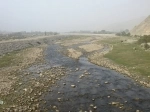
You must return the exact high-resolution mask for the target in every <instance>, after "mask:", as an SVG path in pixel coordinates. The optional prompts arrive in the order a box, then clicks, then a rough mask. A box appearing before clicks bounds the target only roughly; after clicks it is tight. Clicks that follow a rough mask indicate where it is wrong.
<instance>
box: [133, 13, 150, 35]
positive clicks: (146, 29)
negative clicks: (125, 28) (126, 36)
mask: <svg viewBox="0 0 150 112" xmlns="http://www.w3.org/2000/svg"><path fill="white" fill-rule="evenodd" d="M131 34H132V35H150V15H149V16H148V17H147V18H146V19H145V20H144V21H143V22H142V23H140V24H139V25H138V26H135V27H134V28H133V29H132V30H131Z"/></svg>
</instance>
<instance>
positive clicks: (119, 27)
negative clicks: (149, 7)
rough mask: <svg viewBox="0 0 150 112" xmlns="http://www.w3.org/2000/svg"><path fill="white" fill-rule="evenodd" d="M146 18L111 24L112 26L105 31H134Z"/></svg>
mask: <svg viewBox="0 0 150 112" xmlns="http://www.w3.org/2000/svg"><path fill="white" fill-rule="evenodd" d="M145 18H146V16H142V17H139V18H135V19H132V20H127V21H124V22H119V23H114V24H111V25H108V26H107V27H105V29H106V30H109V31H113V32H120V31H124V30H126V29H128V30H132V29H133V27H134V26H136V25H138V24H139V23H141V22H142V21H143V20H144V19H145Z"/></svg>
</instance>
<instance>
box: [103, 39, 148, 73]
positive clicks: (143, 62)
mask: <svg viewBox="0 0 150 112" xmlns="http://www.w3.org/2000/svg"><path fill="white" fill-rule="evenodd" d="M103 42H104V43H107V44H112V45H113V50H112V51H110V52H109V53H108V54H106V55H105V57H106V58H109V59H111V60H112V61H113V62H114V63H116V64H119V65H123V66H126V67H127V68H128V69H129V70H130V71H131V72H134V73H138V74H140V75H144V76H149V75H150V69H149V67H150V52H149V51H145V50H143V49H142V48H141V47H140V46H139V45H138V44H136V43H132V44H129V43H121V42H120V40H119V39H114V40H104V41H103ZM135 49H136V50H135Z"/></svg>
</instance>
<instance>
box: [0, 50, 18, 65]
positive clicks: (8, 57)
mask: <svg viewBox="0 0 150 112" xmlns="http://www.w3.org/2000/svg"><path fill="white" fill-rule="evenodd" d="M17 53H18V52H17V51H14V52H11V53H8V54H5V55H4V56H1V57H0V68H2V67H7V66H9V65H11V64H15V62H16V60H15V59H16V55H17Z"/></svg>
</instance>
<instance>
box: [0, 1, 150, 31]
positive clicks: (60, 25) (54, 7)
mask: <svg viewBox="0 0 150 112" xmlns="http://www.w3.org/2000/svg"><path fill="white" fill-rule="evenodd" d="M0 1H1V3H0V7H1V10H0V30H1V31H13V32H14V31H56V32H68V31H80V30H91V31H95V30H103V29H105V30H110V31H120V30H124V29H132V28H133V27H134V26H135V25H137V24H138V23H139V22H141V21H143V20H144V19H145V17H147V16H148V15H149V14H150V7H149V6H150V1H149V0H113V1H110V0H94V1H93V0H38V1H37V0H25V1H24V0H5V1H4V0H0ZM130 23H132V24H130Z"/></svg>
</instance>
